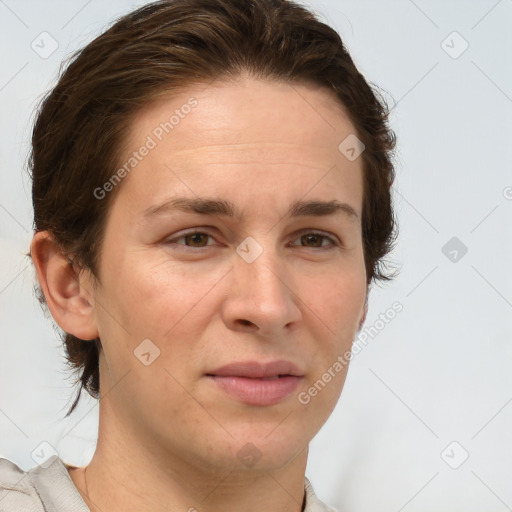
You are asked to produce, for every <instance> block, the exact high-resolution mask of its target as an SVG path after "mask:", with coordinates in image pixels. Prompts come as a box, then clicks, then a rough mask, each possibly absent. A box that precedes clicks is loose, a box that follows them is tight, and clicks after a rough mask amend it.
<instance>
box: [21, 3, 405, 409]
mask: <svg viewBox="0 0 512 512" xmlns="http://www.w3.org/2000/svg"><path fill="white" fill-rule="evenodd" d="M243 72H248V73H249V74H251V75H252V76H254V77H257V78H261V79H267V80H277V81H283V82H287V83H292V84H293V83H300V82H305V83H307V82H309V83H313V84H316V85H321V86H325V87H326V88H328V89H329V90H330V91H332V92H334V93H335V95H336V97H337V99H338V100H339V102H340V104H341V105H343V107H344V108H345V110H346V112H347V113H348V115H349V117H350V120H351V122H352V124H353V125H354V127H355V128H356V131H357V137H358V138H359V139H360V140H361V141H362V142H363V144H364V145H365V151H364V152H363V153H362V159H363V172H364V198H363V212H362V236H363V242H364V259H365V266H366V273H367V284H368V286H369V284H370V282H371V281H372V280H373V281H377V280H389V279H392V278H393V277H395V274H393V275H388V274H386V272H385V267H386V266H387V264H385V263H384V262H383V257H384V256H385V255H387V254H388V253H389V252H390V251H391V250H392V248H393V245H394V242H395V240H396V235H397V225H396V220H395V218H394V214H393V209H392V200H391V185H392V183H393V180H394V167H393V163H392V156H393V150H394V147H395V134H394V132H393V131H392V130H391V129H390V128H389V126H388V115H389V109H388V107H387V105H386V103H385V101H384V100H383V99H382V97H381V95H380V94H379V92H378V91H377V90H376V88H375V87H374V86H373V85H372V86H370V85H369V84H368V83H367V81H366V80H365V78H364V77H363V76H362V74H361V73H360V72H359V71H358V70H357V68H356V66H355V65H354V63H353V61H352V58H351V57H350V55H349V53H348V52H347V50H346V48H345V46H344V44H343V42H342V40H341V38H340V36H339V35H338V33H337V32H336V31H335V30H334V29H332V28H331V27H329V26H328V25H326V24H325V23H323V22H321V21H320V20H319V19H318V18H317V16H316V15H315V14H314V13H312V12H310V11H309V10H308V9H307V8H305V7H303V6H301V5H299V4H297V3H295V2H293V1H290V0H162V1H157V2H153V3H149V4H147V5H145V6H143V7H141V8H139V9H137V10H135V11H133V12H132V13H130V14H127V15H126V16H123V17H121V18H120V19H119V20H117V21H116V22H115V23H114V24H113V25H112V26H111V27H110V28H109V29H108V30H106V31H105V32H104V33H103V34H101V35H100V36H99V37H97V38H96V39H94V40H93V41H92V42H91V43H89V44H88V45H87V46H86V47H85V48H83V49H82V50H80V51H78V52H77V53H75V54H74V55H72V56H71V58H70V63H69V64H68V66H67V68H66V69H65V71H64V72H63V73H62V74H61V76H60V78H59V81H58V83H57V85H56V86H55V87H54V88H53V90H51V91H50V92H49V93H48V95H47V96H46V97H45V98H44V100H43V102H42V104H41V106H40V108H39V112H38V115H37V118H36V122H35V126H34V129H33V135H32V150H31V153H30V157H29V169H30V174H31V179H32V180H33V186H32V200H33V207H34V228H35V230H36V231H44V230H48V231H49V232H50V233H51V234H52V235H53V237H54V240H55V241H56V242H57V243H58V244H59V246H60V247H61V249H62V252H63V254H66V255H67V256H68V259H69V261H70V262H71V261H73V262H74V263H76V264H77V265H78V267H79V268H87V269H89V270H90V271H91V274H92V275H93V276H94V277H97V276H98V273H97V271H98V268H99V261H98V258H99V253H100V247H101V245H102V240H103V236H104V228H105V218H106V212H107V210H108V208H109V205H111V204H112V201H113V200H114V198H115V196H116V193H117V192H118V191H119V188H120V186H118V187H116V189H115V190H113V191H112V192H111V193H110V194H108V196H107V197H105V198H104V199H102V200H98V199H96V197H95V196H94V195H93V191H94V190H95V189H97V188H98V187H101V186H102V184H104V183H105V182H107V181H108V180H109V178H111V176H112V170H113V169H117V167H118V166H119V158H120V150H121V147H122V142H123V137H124V136H125V135H126V130H127V127H128V126H129V124H130V121H131V119H133V116H134V115H135V114H136V113H137V112H138V111H139V110H140V109H141V108H143V107H144V106H145V105H147V104H148V103H149V102H150V101H151V100H153V99H155V97H156V96H157V95H159V94H162V93H164V92H166V93H171V94H172V93H173V92H178V90H184V89H186V88H187V86H190V85H194V84H199V83H204V82H208V81H214V80H222V79H229V78H233V77H236V76H239V75H240V74H242V73H243ZM340 142H341V141H340ZM37 291H38V298H39V301H40V302H41V304H42V305H43V307H45V305H46V301H45V297H44V294H43V293H42V291H41V289H40V287H39V288H38V290H37ZM63 341H64V344H65V348H66V357H67V360H68V364H69V365H70V366H71V368H72V369H73V370H74V371H76V372H78V373H80V371H81V374H80V377H79V380H78V379H77V382H79V381H80V382H81V386H80V389H79V391H78V394H77V396H76V399H75V401H74V403H73V405H72V407H71V409H70V410H69V412H68V413H67V415H66V416H68V415H69V414H71V412H73V410H74V408H75V407H76V405H77V403H78V401H79V399H80V396H81V392H82V389H84V388H85V389H86V391H87V392H88V393H89V394H90V395H91V396H92V397H94V398H98V397H99V384H100V383H99V365H98V362H99V359H98V358H99V350H100V349H101V342H100V339H99V338H97V339H95V340H93V341H87V340H81V339H79V338H76V337H75V336H73V335H71V334H68V333H64V336H63Z"/></svg>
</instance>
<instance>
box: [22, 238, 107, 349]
mask: <svg viewBox="0 0 512 512" xmlns="http://www.w3.org/2000/svg"><path fill="white" fill-rule="evenodd" d="M30 254H31V256H32V261H33V263H34V266H35V268H36V272H37V277H38V280H39V285H40V286H41V289H42V291H43V293H44V296H45V298H46V303H47V304H48V308H49V310H50V313H51V314H52V316H53V318H54V319H55V321H56V322H57V324H58V325H59V327H60V328H61V329H62V330H63V331H64V332H67V333H69V334H73V335H74V336H76V337H77V338H80V339H83V340H92V339H95V338H97V337H98V335H99V334H98V329H97V328H96V325H95V321H94V308H93V306H92V305H91V302H92V300H91V293H90V292H91V290H87V289H86V288H85V286H84V283H83V282H82V283H81V282H80V279H79V272H78V270H77V269H76V268H74V267H73V266H72V265H71V263H70V262H69V260H68V258H67V257H66V255H64V254H62V252H61V250H60V248H59V246H58V244H57V243H56V242H55V241H54V239H53V237H52V236H51V234H50V233H49V232H47V231H38V232H36V233H35V234H34V237H33V239H32V243H31V245H30Z"/></svg>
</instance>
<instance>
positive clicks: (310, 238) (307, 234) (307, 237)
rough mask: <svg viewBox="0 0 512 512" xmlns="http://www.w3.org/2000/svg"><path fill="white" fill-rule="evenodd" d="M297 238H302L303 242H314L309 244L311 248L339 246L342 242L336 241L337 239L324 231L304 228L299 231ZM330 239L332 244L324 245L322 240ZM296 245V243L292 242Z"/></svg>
mask: <svg viewBox="0 0 512 512" xmlns="http://www.w3.org/2000/svg"><path fill="white" fill-rule="evenodd" d="M297 240H301V241H302V242H303V243H306V244H310V243H311V244H312V245H309V248H313V249H315V248H318V249H321V248H332V247H337V246H339V245H340V244H339V243H337V242H336V240H335V239H334V238H332V237H330V236H328V235H326V234H324V233H322V232H319V231H312V230H303V231H301V232H300V233H299V238H297ZM325 240H328V241H329V242H330V244H328V245H322V241H325ZM292 245H294V244H292Z"/></svg>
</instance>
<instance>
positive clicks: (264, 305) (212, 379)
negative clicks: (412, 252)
mask: <svg viewBox="0 0 512 512" xmlns="http://www.w3.org/2000/svg"><path fill="white" fill-rule="evenodd" d="M394 144H395V138H394V134H393V132H392V131H391V130H390V129H389V128H388V126H387V110H386V108H385V106H384V105H383V104H382V103H381V102H380V101H379V100H378V99H377V97H376V96H375V94H374V92H373V91H372V89H371V88H370V87H369V85H368V84H367V82H366V81H365V79H364V78H363V77H362V75H361V74H360V73H359V72H358V71H357V69H356V67H355V66H354V64H353V62H352V60H351V58H350V56H349V54H348V53H347V52H346V50H345V48H344V46H343V44H342V42H341V40H340V38H339V35H338V34H337V33H336V32H335V31H334V30H333V29H331V28H330V27H328V26H326V25H325V24H323V23H321V22H320V21H319V20H317V19H316V18H315V16H314V15H313V14H312V13H310V12H309V11H308V10H306V9H305V8H303V7H301V6H299V5H298V4H294V3H292V2H290V1H287V0H252V1H251V2H248V1H247V0H170V1H161V2H155V3H151V4H148V5H146V6H144V7H142V8H140V9H138V10H136V11H134V12H133V13H131V14H128V15H127V16H124V17H123V18H121V19H120V20H118V21H117V22H116V23H115V24H114V25H113V26H112V27H111V28H110V29H109V30H107V31H106V32H105V33H103V34H102V35H100V36H99V37H98V38H97V39H95V40H94V41H93V42H91V43H90V44H89V45H87V46H86V47H85V48H84V49H83V50H82V51H81V52H79V53H78V54H77V55H76V56H75V58H74V60H73V61H72V62H71V64H70V65H69V66H68V67H67V69H66V70H65V72H64V73H63V75H62V76H61V78H60V80H59V82H58V84H57V85H56V87H55V88H54V89H53V90H52V91H51V92H50V94H49V95H48V96H47V98H46V99H45V101H44V102H43V104H42V107H41V109H40V112H39V114H38V117H37V120H36V123H35V127H34V131H33V140H32V154H31V169H32V178H33V204H34V223H35V233H34V237H33V240H32V244H31V248H30V256H31V258H32V261H33V263H34V265H35V268H36V271H37V275H38V281H39V285H40V300H41V302H42V303H43V304H45V305H46V306H47V307H48V308H49V310H50V312H51V314H52V316H53V318H54V319H55V321H56V322H57V323H58V325H59V326H60V327H61V329H62V330H63V331H64V333H65V339H64V342H65V346H66V352H67V356H68V359H69V362H70V364H71V365H72V367H73V368H75V369H76V370H77V371H78V372H79V373H80V381H81V389H80V391H79V394H78V396H77V398H76V400H75V402H74V404H73V406H72V407H71V410H70V411H69V413H68V414H71V412H72V411H73V410H74V407H75V406H76V404H77V402H78V400H79V398H80V392H81V390H82V389H85V390H86V391H87V392H88V393H90V394H91V395H92V396H93V397H96V398H99V400H100V413H99V418H100V423H99V431H98V443H97V448H96V451H95V453H94V456H93V457H92V460H91V462H90V464H89V465H87V466H86V467H83V468H77V467H73V466H70V465H68V464H66V463H65V462H64V461H62V460H61V459H60V458H59V457H58V456H54V457H52V458H51V459H49V460H47V461H46V462H45V463H44V464H41V465H39V466H37V467H35V468H33V469H31V470H30V471H28V472H23V471H21V470H20V469H19V468H18V467H17V466H16V465H15V464H13V463H12V462H10V461H8V460H6V459H2V460H0V467H1V468H2V477H0V482H1V489H2V495H1V496H2V501H1V502H0V503H1V504H2V507H3V509H4V510H6V511H14V510H29V509H30V510H43V509H44V510H54V511H58V512H60V511H66V512H69V511H71V510H73V511H75V510H76V511H87V510H90V511H91V512H96V511H104V512H106V511H107V510H108V511H109V512H117V511H123V512H129V511H132V510H133V511H135V510H137V511H138V512H145V511H158V510H161V511H178V510H188V511H190V512H192V511H194V510H197V511H217V510H223V511H224V510H243V511H247V512H249V511H253V510H254V511H256V510H258V511H261V510H265V511H269V512H272V511H276V512H277V511H280V512H282V511H294V512H299V511H306V512H313V511H325V510H330V509H329V508H328V507H327V505H325V504H323V503H322V502H320V501H319V500H318V499H317V498H316V497H315V494H314V491H313V489H312V487H311V485H310V483H309V481H308V480H307V478H305V470H306V461H307V455H308V445H309V442H310V441H311V439H312V438H313V437H314V436H315V434H316V433H317V432H318V431H319V429H320V428H321V426H322V425H323V424H324V423H325V421H326V420H327V418H328V417H329V415H330V414H331V412H332V410H333V408H334V406H335V405H336V402H337V400H338V398H339V396H340V393H341V390H342V388H343V384H344V381H345V378H346V372H347V369H348V362H349V360H350V348H351V344H352V341H353V339H354V337H355V335H356V334H357V332H358V330H360V329H361V327H362V325H363V322H364V319H365V315H366V310H367V298H368V291H369V287H370V284H371V283H372V281H375V280H378V279H389V278H390V276H388V275H386V274H385V272H384V270H383V264H382V258H383V257H384V256H385V255H386V254H387V253H388V252H389V251H390V250H391V248H392V242H393V240H394V235H395V221H394V217H393V211H392V206H391V196H390V188H391V185H392V183H393V179H394V169H393V166H392V163H391V153H392V150H393V148H394ZM30 507H32V508H30Z"/></svg>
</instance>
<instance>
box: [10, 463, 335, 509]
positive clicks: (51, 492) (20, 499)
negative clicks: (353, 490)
mask: <svg viewBox="0 0 512 512" xmlns="http://www.w3.org/2000/svg"><path fill="white" fill-rule="evenodd" d="M304 490H305V493H306V506H305V508H304V512H337V511H336V510H335V509H333V508H331V507H328V506H327V505H326V504H325V503H323V502H322V501H320V500H319V499H318V498H317V497H316V495H315V493H314V491H313V487H312V486H311V483H310V481H309V480H308V479H307V478H306V477H304ZM0 512H90V510H89V508H88V507H87V505H86V504H85V502H84V500H83V499H82V496H81V495H80V493H79V491H78V489H77V488H76V486H75V484H74V482H73V480H72V479H71V477H70V476H69V473H68V470H67V468H66V464H65V463H64V462H63V461H62V460H61V459H60V458H59V457H58V456H57V455H53V456H52V457H50V458H49V459H48V460H47V461H46V462H45V463H44V464H43V465H40V466H35V467H33V468H31V469H29V470H28V471H23V470H22V469H20V468H19V467H18V466H17V465H16V464H15V463H14V462H11V461H10V460H8V459H4V458H1V457H0Z"/></svg>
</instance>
